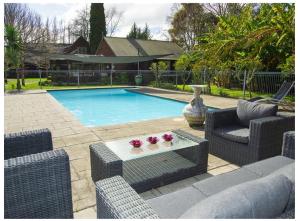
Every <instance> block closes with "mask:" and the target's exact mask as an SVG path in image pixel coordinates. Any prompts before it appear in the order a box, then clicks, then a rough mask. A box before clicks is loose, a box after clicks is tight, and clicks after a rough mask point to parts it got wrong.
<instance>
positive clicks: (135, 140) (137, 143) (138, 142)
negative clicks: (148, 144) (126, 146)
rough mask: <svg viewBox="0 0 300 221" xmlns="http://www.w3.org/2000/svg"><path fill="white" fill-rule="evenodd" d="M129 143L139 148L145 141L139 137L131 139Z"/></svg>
mask: <svg viewBox="0 0 300 221" xmlns="http://www.w3.org/2000/svg"><path fill="white" fill-rule="evenodd" d="M129 143H130V144H131V145H132V146H133V147H135V148H139V147H140V146H142V145H143V142H142V141H141V140H138V139H134V140H131V141H130V142H129Z"/></svg>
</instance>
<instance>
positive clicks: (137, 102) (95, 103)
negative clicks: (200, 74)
mask: <svg viewBox="0 0 300 221" xmlns="http://www.w3.org/2000/svg"><path fill="white" fill-rule="evenodd" d="M48 93H49V94H51V95H52V96H53V97H54V98H55V99H56V100H57V101H59V102H60V103H61V104H62V105H63V106H64V107H66V108H67V109H68V110H69V111H70V112H71V113H73V114H74V115H75V116H76V117H77V118H78V119H79V120H80V122H81V123H82V124H83V125H85V126H88V127H94V126H104V125H114V124H122V123H128V122H137V121H142V120H151V119H159V118H164V117H176V116H181V115H182V109H183V107H184V106H185V105H186V103H185V102H179V101H174V100H169V99H163V98H158V97H154V96H149V95H144V94H140V93H134V92H131V91H128V90H126V89H124V88H123V89H88V90H61V91H48Z"/></svg>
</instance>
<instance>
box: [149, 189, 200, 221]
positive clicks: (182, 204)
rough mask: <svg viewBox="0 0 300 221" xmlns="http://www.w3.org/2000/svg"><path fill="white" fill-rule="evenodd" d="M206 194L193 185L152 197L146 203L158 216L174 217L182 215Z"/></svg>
mask: <svg viewBox="0 0 300 221" xmlns="http://www.w3.org/2000/svg"><path fill="white" fill-rule="evenodd" d="M205 198H206V196H205V195H204V194H202V193H201V192H200V191H199V190H197V189H196V188H194V187H186V188H184V189H181V190H178V191H175V192H172V193H168V194H165V195H162V196H159V197H156V198H153V199H149V200H147V203H148V204H149V205H150V206H151V207H152V208H153V209H154V210H155V212H156V213H157V214H158V216H159V217H160V218H165V219H166V218H169V219H174V218H178V217H179V216H180V215H182V214H183V213H184V212H185V211H186V210H188V209H189V208H191V207H192V206H193V205H195V204H196V203H198V202H199V201H201V200H203V199H205Z"/></svg>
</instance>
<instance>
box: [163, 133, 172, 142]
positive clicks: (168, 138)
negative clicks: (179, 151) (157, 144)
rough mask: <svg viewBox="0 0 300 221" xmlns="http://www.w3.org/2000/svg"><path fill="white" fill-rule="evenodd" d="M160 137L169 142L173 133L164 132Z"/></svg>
mask: <svg viewBox="0 0 300 221" xmlns="http://www.w3.org/2000/svg"><path fill="white" fill-rule="evenodd" d="M162 138H163V139H164V140H165V141H166V142H170V141H172V140H173V135H172V134H164V135H163V136H162Z"/></svg>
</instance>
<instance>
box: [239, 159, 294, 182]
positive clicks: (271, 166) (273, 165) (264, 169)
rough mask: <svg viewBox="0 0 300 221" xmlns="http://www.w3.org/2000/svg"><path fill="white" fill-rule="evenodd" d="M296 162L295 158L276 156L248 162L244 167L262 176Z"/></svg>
mask: <svg viewBox="0 0 300 221" xmlns="http://www.w3.org/2000/svg"><path fill="white" fill-rule="evenodd" d="M294 162H295V161H294V160H293V159H290V158H288V157H284V156H276V157H272V158H268V159H265V160H262V161H259V162H256V163H252V164H248V165H246V166H243V168H245V169H247V170H249V171H251V172H253V173H256V174H257V175H259V176H261V177H262V176H266V175H269V174H270V173H272V172H274V171H276V170H278V169H280V168H282V167H284V166H286V165H288V164H291V163H294Z"/></svg>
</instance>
